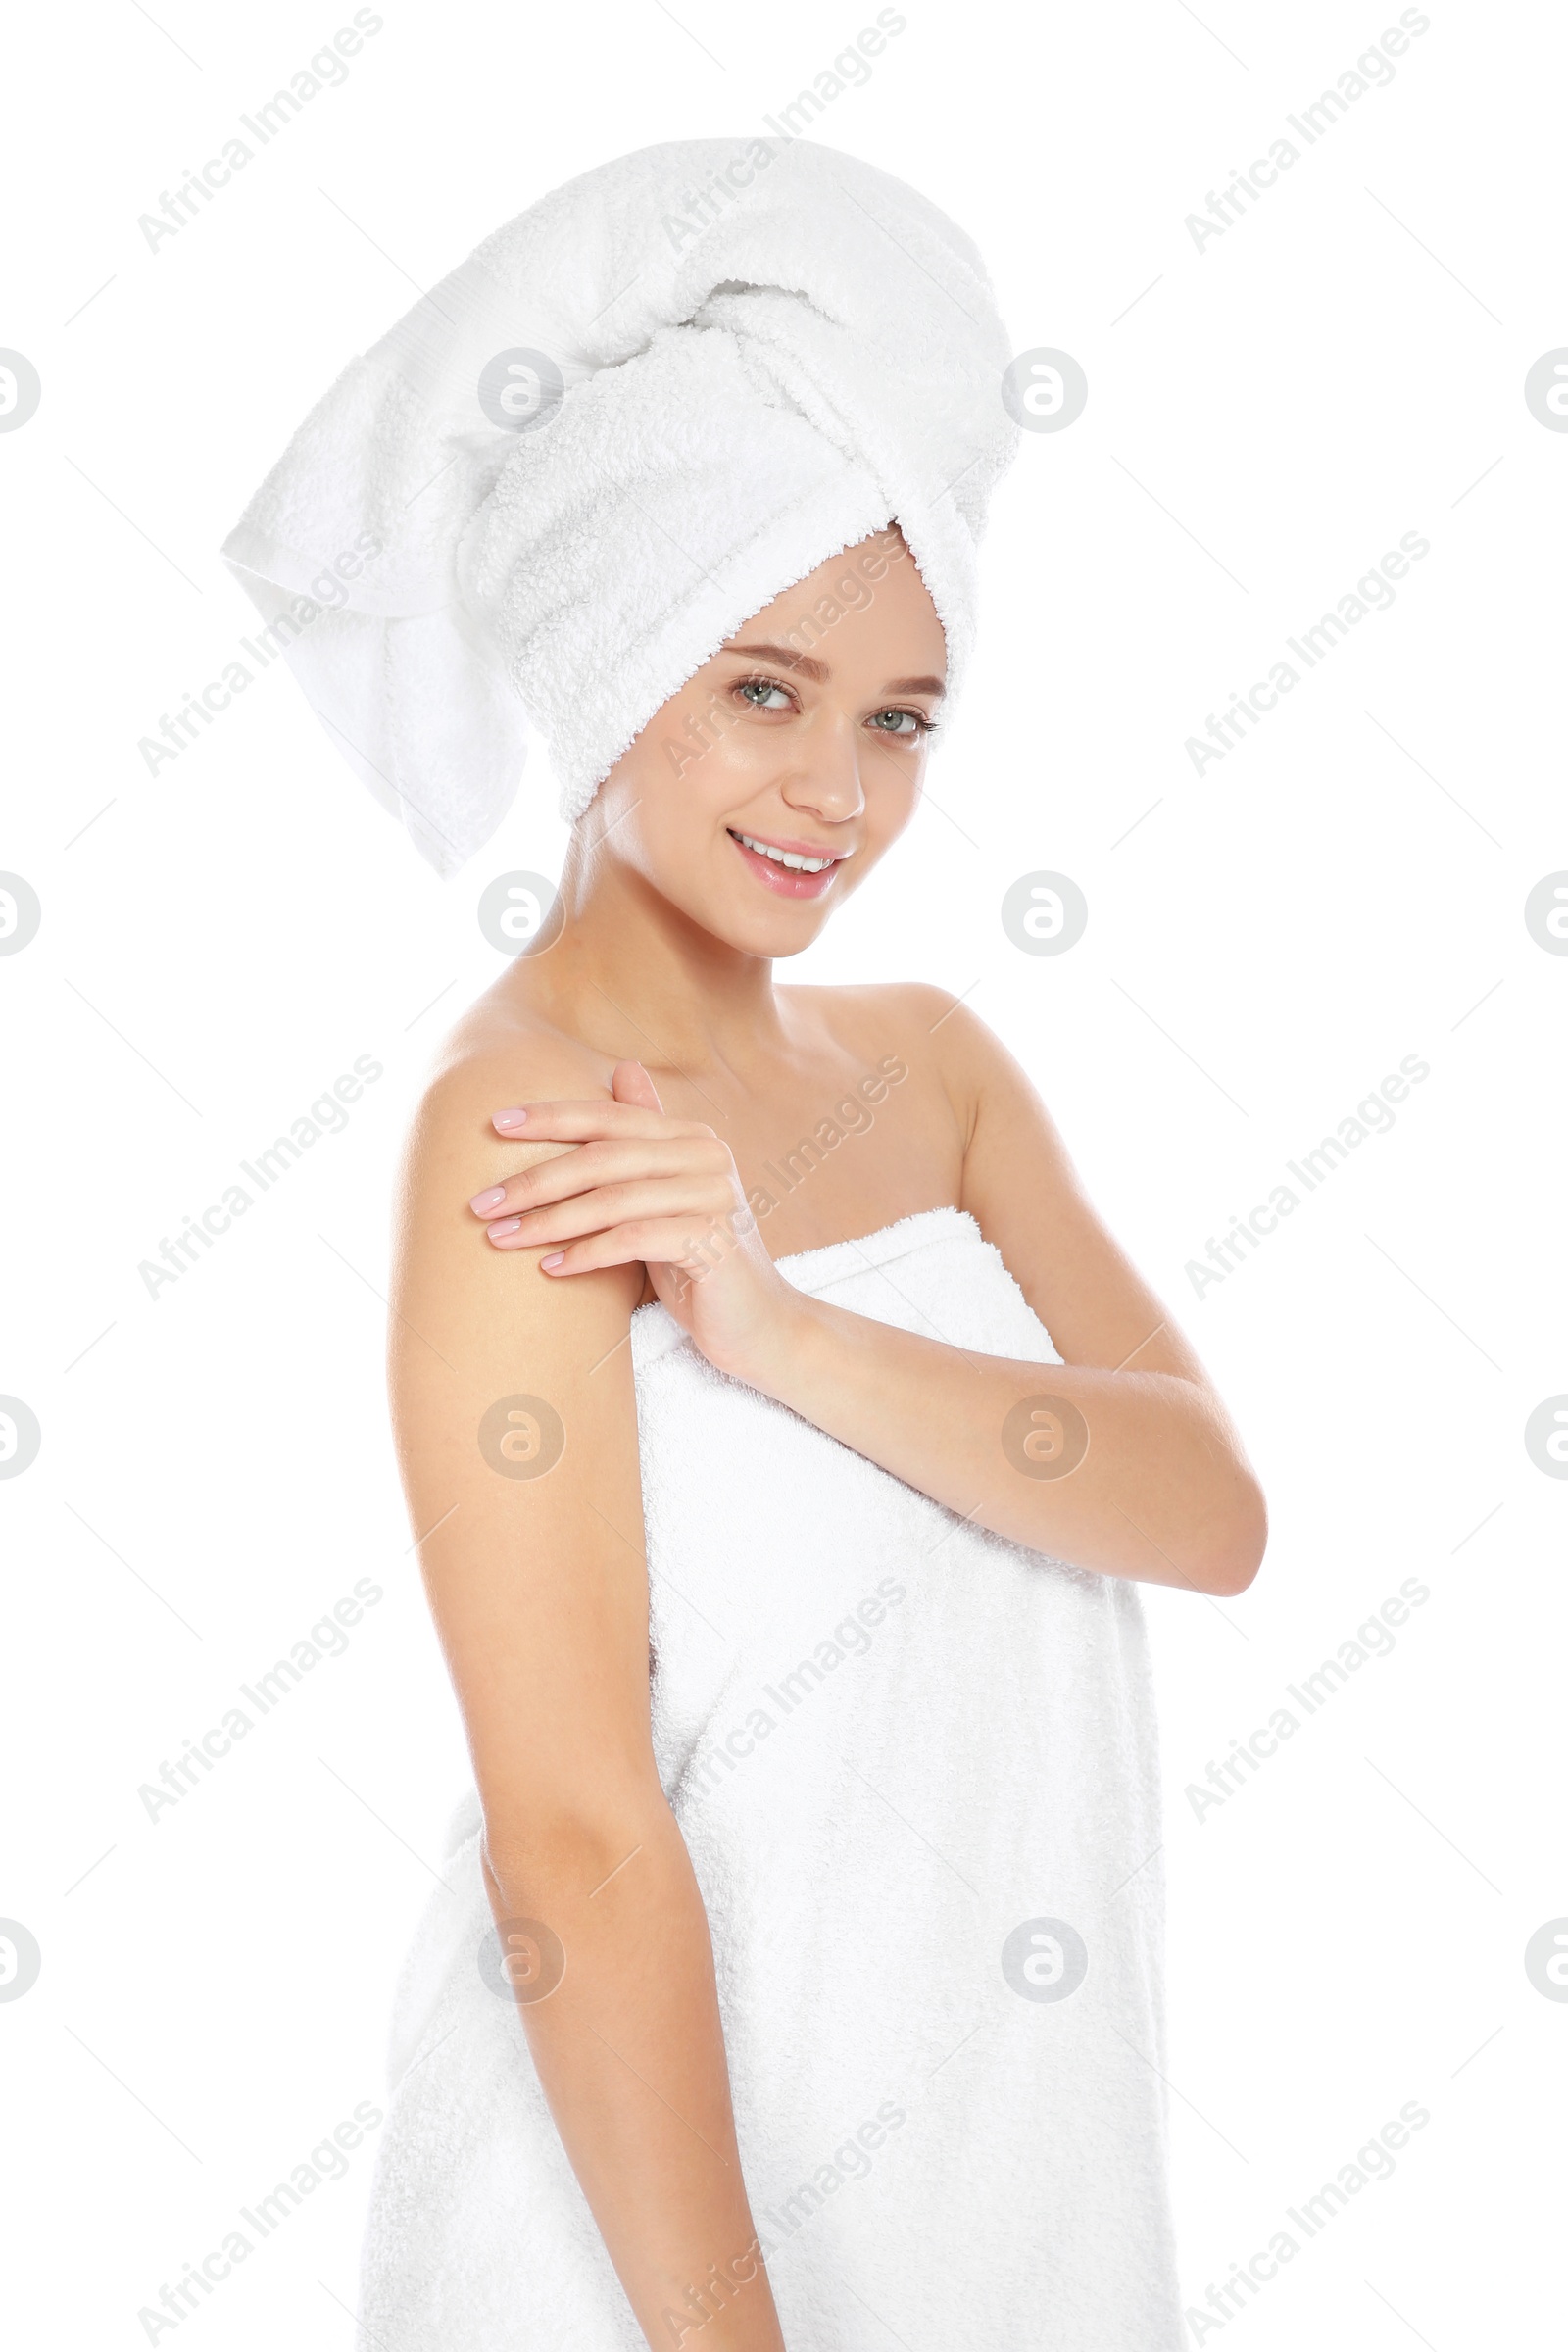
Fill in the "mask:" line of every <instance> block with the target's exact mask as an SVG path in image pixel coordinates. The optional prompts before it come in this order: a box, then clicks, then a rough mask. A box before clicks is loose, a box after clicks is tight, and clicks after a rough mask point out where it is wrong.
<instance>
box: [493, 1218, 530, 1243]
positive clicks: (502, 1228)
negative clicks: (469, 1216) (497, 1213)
mask: <svg viewBox="0 0 1568 2352" xmlns="http://www.w3.org/2000/svg"><path fill="white" fill-rule="evenodd" d="M521 1223H522V1219H521V1218H520V1217H503V1218H502V1220H501V1222H500V1224H499V1225H487V1226H486V1227H485V1231H486V1232H487V1233H488V1234H489V1236H490V1239H491V1240H492V1241H493V1242H502V1241H505V1240H506V1238H507V1235H508V1234H509V1233H515V1232H516V1230H517V1228H518V1226H519V1225H520V1224H521Z"/></svg>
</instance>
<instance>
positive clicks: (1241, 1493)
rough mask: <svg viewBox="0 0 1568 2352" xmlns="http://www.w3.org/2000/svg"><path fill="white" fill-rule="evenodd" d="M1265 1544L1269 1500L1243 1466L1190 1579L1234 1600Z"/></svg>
mask: <svg viewBox="0 0 1568 2352" xmlns="http://www.w3.org/2000/svg"><path fill="white" fill-rule="evenodd" d="M1267 1548H1268V1504H1267V1502H1266V1500H1265V1499H1264V1495H1263V1490H1262V1488H1261V1487H1260V1486H1259V1485H1258V1483H1257V1481H1256V1479H1255V1478H1254V1477H1253V1476H1252V1474H1251V1472H1250V1470H1242V1471H1240V1472H1238V1475H1237V1477H1236V1479H1235V1481H1234V1482H1233V1483H1232V1485H1231V1486H1230V1487H1229V1489H1228V1491H1227V1494H1226V1497H1225V1508H1224V1510H1223V1511H1222V1512H1220V1513H1219V1514H1217V1516H1216V1523H1215V1525H1214V1527H1213V1529H1212V1530H1211V1532H1210V1535H1209V1538H1208V1541H1207V1542H1206V1543H1205V1544H1204V1545H1203V1550H1202V1556H1201V1560H1200V1561H1199V1563H1198V1569H1197V1573H1196V1574H1195V1575H1194V1578H1193V1582H1194V1584H1195V1585H1196V1586H1197V1587H1198V1590H1199V1591H1200V1592H1201V1593H1208V1594H1209V1595H1210V1596H1211V1597H1212V1598H1214V1599H1216V1600H1234V1599H1235V1598H1236V1596H1237V1594H1238V1593H1245V1592H1246V1591H1247V1588H1248V1586H1249V1585H1250V1583H1251V1582H1252V1579H1253V1578H1254V1577H1255V1576H1256V1574H1257V1572H1258V1570H1259V1568H1261V1566H1262V1565H1263V1554H1264V1552H1265V1551H1266V1550H1267Z"/></svg>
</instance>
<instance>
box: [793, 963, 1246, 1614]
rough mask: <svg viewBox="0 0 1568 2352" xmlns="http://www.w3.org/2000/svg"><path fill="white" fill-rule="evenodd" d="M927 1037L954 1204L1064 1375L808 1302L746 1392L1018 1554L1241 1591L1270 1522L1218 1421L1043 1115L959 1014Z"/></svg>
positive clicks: (1176, 1334) (1158, 1306) (1024, 1083)
mask: <svg viewBox="0 0 1568 2352" xmlns="http://www.w3.org/2000/svg"><path fill="white" fill-rule="evenodd" d="M920 994H921V995H922V996H928V997H929V998H930V1000H931V1002H932V1005H933V1006H934V1007H935V1008H936V1009H937V1010H940V1011H942V1019H941V1022H940V1025H939V1027H938V1029H937V1031H936V1038H937V1041H938V1042H939V1043H940V1045H941V1047H942V1058H943V1061H944V1064H945V1065H946V1075H947V1077H948V1080H949V1091H950V1095H951V1097H952V1099H953V1100H954V1102H955V1105H956V1108H958V1109H959V1110H960V1113H961V1115H963V1117H964V1119H965V1126H966V1142H965V1151H964V1158H963V1180H962V1195H961V1199H960V1202H959V1205H960V1206H961V1207H963V1208H966V1209H968V1210H969V1212H970V1213H971V1214H972V1216H973V1217H974V1219H975V1221H976V1223H977V1224H978V1225H979V1227H980V1230H981V1232H982V1233H983V1234H984V1236H985V1238H986V1240H987V1241H988V1242H992V1243H994V1244H995V1245H996V1248H997V1249H998V1250H999V1251H1000V1252H1001V1254H1002V1257H1003V1260H1004V1262H1005V1265H1006V1267H1007V1270H1008V1272H1009V1273H1010V1274H1011V1275H1012V1277H1013V1279H1014V1281H1015V1282H1016V1283H1017V1284H1018V1287H1019V1289H1020V1290H1021V1291H1022V1292H1023V1294H1024V1297H1025V1298H1026V1299H1027V1300H1028V1302H1029V1304H1030V1306H1031V1307H1032V1308H1033V1309H1034V1311H1035V1313H1036V1314H1037V1315H1038V1316H1039V1318H1040V1320H1041V1322H1042V1323H1043V1324H1044V1325H1045V1326H1046V1329H1047V1330H1048V1331H1049V1332H1050V1334H1051V1337H1052V1340H1053V1342H1054V1345H1055V1348H1056V1350H1057V1352H1058V1354H1059V1355H1060V1356H1061V1357H1062V1358H1063V1361H1062V1363H1060V1364H1059V1365H1057V1364H1037V1363H1027V1362H1012V1361H1009V1360H1006V1359H1004V1358H1001V1357H997V1356H987V1355H976V1354H974V1353H973V1352H972V1351H971V1350H968V1349H965V1348H958V1347H956V1346H952V1345H947V1344H944V1343H943V1342H942V1341H941V1340H940V1339H939V1338H934V1337H924V1336H921V1335H919V1334H916V1333H911V1332H904V1331H898V1330H895V1329H893V1328H892V1327H891V1326H889V1325H887V1324H885V1323H878V1322H873V1321H871V1320H870V1319H868V1318H867V1317H865V1316H862V1315H857V1314H852V1313H850V1312H848V1311H847V1310H846V1309H845V1308H843V1307H837V1306H833V1305H831V1304H830V1303H829V1302H827V1301H826V1300H823V1299H810V1298H805V1297H803V1298H802V1299H801V1303H800V1309H799V1311H798V1313H797V1314H796V1315H795V1316H794V1317H792V1318H791V1322H790V1326H789V1336H788V1338H787V1339H786V1340H785V1342H784V1344H783V1346H782V1347H781V1348H780V1349H779V1351H778V1353H777V1356H776V1357H775V1358H773V1359H771V1360H769V1359H768V1358H767V1357H766V1356H765V1355H764V1356H763V1357H762V1358H761V1360H760V1362H759V1364H758V1367H757V1369H756V1370H754V1371H752V1372H750V1373H748V1374H747V1376H746V1377H748V1378H749V1379H751V1380H753V1381H754V1383H755V1384H756V1385H758V1386H760V1387H762V1388H764V1389H765V1390H766V1392H767V1394H768V1395H770V1396H772V1397H777V1398H778V1400H779V1402H780V1403H782V1404H787V1405H789V1406H791V1407H792V1408H793V1409H794V1410H795V1411H796V1412H798V1413H801V1414H802V1415H804V1417H805V1418H806V1419H807V1420H809V1421H812V1422H814V1423H815V1424H816V1426H817V1427H818V1428H819V1429H824V1430H827V1431H829V1432H830V1433H831V1434H832V1435H833V1436H834V1437H836V1438H838V1439H840V1440H841V1441H842V1442H843V1443H844V1444H845V1445H846V1446H854V1448H855V1449H856V1451H857V1452H858V1453H863V1454H866V1455H868V1456H869V1458H870V1459H871V1460H872V1461H875V1462H879V1463H880V1464H881V1465H882V1467H883V1468H884V1469H885V1470H891V1471H892V1472H893V1473H894V1475H895V1476H896V1477H898V1478H902V1479H904V1480H905V1481H906V1482H907V1484H908V1485H910V1486H913V1487H918V1488H919V1489H920V1491H921V1492H922V1493H923V1494H926V1495H932V1496H934V1497H935V1498H936V1500H938V1501H939V1502H945V1503H946V1504H948V1506H949V1507H950V1508H951V1509H953V1510H956V1511H958V1512H961V1513H962V1514H963V1515H964V1516H966V1517H968V1518H971V1519H974V1520H975V1521H977V1522H978V1523H979V1524H980V1525H981V1526H983V1527H988V1528H991V1529H994V1530H995V1532H996V1533H997V1534H999V1535H1003V1536H1010V1537H1011V1538H1012V1539H1013V1540H1014V1541H1015V1542H1017V1543H1020V1544H1029V1545H1031V1546H1032V1547H1034V1548H1036V1549H1038V1550H1041V1551H1047V1552H1051V1553H1053V1554H1054V1555H1055V1556H1057V1557H1058V1558H1061V1559H1065V1560H1071V1561H1073V1562H1075V1563H1076V1564H1078V1565H1079V1566H1081V1567H1085V1568H1097V1569H1100V1570H1102V1571H1103V1572H1104V1573H1105V1574H1107V1575H1111V1576H1127V1577H1134V1578H1137V1579H1139V1580H1141V1581H1142V1582H1144V1583H1147V1584H1161V1585H1174V1586H1178V1587H1185V1588H1187V1589H1188V1590H1196V1591H1198V1592H1201V1593H1213V1594H1220V1595H1230V1594H1233V1593H1241V1592H1244V1591H1245V1590H1246V1588H1247V1587H1248V1586H1249V1585H1250V1583H1251V1581H1252V1579H1253V1577H1254V1576H1255V1575H1256V1573H1257V1570H1258V1567H1259V1564H1260V1563H1261V1560H1262V1557H1263V1548H1264V1544H1265V1542H1266V1539H1267V1518H1266V1512H1265V1506H1264V1501H1263V1495H1262V1490H1261V1488H1260V1487H1259V1485H1258V1483H1257V1480H1256V1478H1255V1477H1254V1476H1253V1474H1252V1470H1251V1467H1250V1463H1249V1462H1248V1459H1247V1456H1246V1454H1245V1452H1244V1450H1243V1448H1242V1445H1241V1441H1240V1439H1239V1437H1238V1435H1237V1433H1236V1430H1235V1429H1234V1427H1233V1426H1232V1424H1231V1421H1230V1418H1229V1416H1228V1414H1227V1413H1226V1410H1225V1407H1224V1405H1223V1404H1222V1402H1221V1401H1220V1398H1219V1397H1218V1395H1217V1393H1216V1391H1215V1389H1214V1387H1213V1385H1212V1383H1211V1382H1210V1380H1209V1378H1208V1376H1207V1374H1206V1373H1205V1371H1204V1370H1203V1367H1202V1365H1201V1363H1200V1362H1199V1360H1198V1357H1197V1355H1196V1354H1195V1353H1194V1351H1193V1349H1192V1348H1191V1347H1189V1345H1188V1343H1187V1341H1186V1339H1185V1338H1184V1337H1183V1335H1182V1334H1181V1332H1180V1331H1179V1330H1178V1329H1177V1328H1176V1326H1175V1324H1174V1323H1173V1322H1172V1321H1171V1319H1170V1316H1169V1314H1168V1313H1167V1310H1166V1309H1165V1307H1164V1305H1163V1304H1162V1303H1161V1301H1160V1300H1159V1299H1157V1298H1156V1297H1155V1295H1154V1293H1153V1292H1152V1290H1151V1289H1150V1288H1149V1286H1148V1284H1147V1283H1146V1282H1144V1281H1143V1279H1142V1278H1141V1276H1140V1275H1139V1274H1138V1273H1137V1272H1136V1271H1135V1269H1134V1268H1133V1266H1132V1265H1131V1264H1130V1262H1129V1261H1128V1259H1127V1257H1126V1256H1125V1255H1124V1253H1123V1252H1122V1250H1120V1249H1119V1248H1118V1247H1117V1245H1116V1243H1115V1241H1114V1240H1113V1239H1112V1237H1111V1235H1110V1234H1109V1233H1108V1232H1107V1231H1106V1229H1105V1227H1104V1225H1103V1223H1102V1222H1101V1220H1100V1218H1099V1216H1098V1215H1097V1214H1096V1212H1095V1210H1094V1207H1093V1205H1092V1204H1091V1202H1090V1201H1089V1199H1088V1196H1087V1195H1086V1193H1085V1191H1084V1189H1083V1186H1082V1184H1081V1183H1080V1181H1079V1179H1078V1176H1077V1172H1076V1170H1075V1169H1074V1167H1073V1165H1072V1162H1071V1160H1070V1159H1069V1157H1068V1154H1067V1152H1066V1148H1065V1146H1064V1145H1063V1143H1062V1140H1061V1137H1060V1135H1059V1133H1058V1132H1057V1129H1056V1127H1055V1124H1054V1121H1053V1119H1052V1118H1051V1116H1050V1114H1049V1112H1048V1111H1047V1109H1046V1107H1045V1104H1044V1103H1042V1102H1041V1100H1040V1097H1039V1096H1038V1094H1037V1093H1036V1092H1035V1089H1034V1088H1033V1086H1032V1085H1031V1084H1030V1082H1029V1080H1028V1078H1027V1077H1026V1075H1025V1074H1024V1072H1023V1070H1022V1069H1021V1068H1020V1067H1019V1066H1018V1064H1017V1063H1016V1062H1015V1061H1014V1060H1013V1058H1012V1056H1011V1055H1010V1054H1008V1053H1007V1052H1006V1051H1005V1048H1004V1047H1003V1046H1002V1045H1001V1044H1000V1042H999V1041H998V1040H997V1039H996V1038H995V1037H994V1036H993V1035H992V1034H991V1032H990V1031H989V1030H988V1029H987V1028H986V1027H985V1025H984V1023H983V1022H981V1021H979V1020H977V1019H975V1017H974V1016H973V1015H972V1014H971V1013H969V1012H968V1011H966V1010H965V1009H964V1008H963V1007H962V1006H961V1005H960V1006H957V1007H956V1008H953V1009H950V1010H949V1009H943V1000H942V999H941V998H940V997H939V996H938V993H937V992H936V991H935V990H930V991H925V990H922V991H921V992H920Z"/></svg>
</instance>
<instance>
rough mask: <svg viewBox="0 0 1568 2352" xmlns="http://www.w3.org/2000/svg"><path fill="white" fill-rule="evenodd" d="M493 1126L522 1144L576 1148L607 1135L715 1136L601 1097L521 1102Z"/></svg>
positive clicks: (696, 1125)
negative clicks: (574, 1145) (557, 1101)
mask: <svg viewBox="0 0 1568 2352" xmlns="http://www.w3.org/2000/svg"><path fill="white" fill-rule="evenodd" d="M490 1124H491V1125H492V1126H493V1127H494V1128H495V1129H496V1130H497V1131H498V1133H500V1134H502V1135H504V1136H506V1137H508V1138H509V1139H511V1140H515V1141H517V1142H520V1143H530V1144H531V1143H533V1142H535V1141H538V1142H541V1143H552V1144H560V1143H565V1144H573V1143H581V1142H583V1141H585V1140H587V1139H589V1138H592V1137H597V1136H604V1135H711V1134H712V1132H713V1131H712V1129H711V1127H705V1126H704V1125H703V1124H702V1122H701V1120H698V1119H672V1118H669V1117H668V1116H667V1115H666V1114H665V1113H664V1112H663V1111H662V1110H650V1109H648V1108H647V1107H646V1106H645V1105H643V1104H641V1103H615V1102H612V1101H611V1100H610V1099H609V1098H608V1097H607V1096H604V1095H601V1096H599V1098H598V1099H597V1101H595V1102H591V1103H571V1102H567V1103H515V1104H514V1106H513V1108H512V1109H510V1110H498V1111H497V1112H496V1113H495V1114H494V1116H493V1117H492V1119H491V1122H490Z"/></svg>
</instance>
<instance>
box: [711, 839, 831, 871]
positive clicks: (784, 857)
mask: <svg viewBox="0 0 1568 2352" xmlns="http://www.w3.org/2000/svg"><path fill="white" fill-rule="evenodd" d="M735 838H736V840H737V841H742V842H744V843H745V844H746V847H747V848H748V849H749V850H755V851H756V852H757V854H758V856H759V857H760V858H772V860H773V863H774V864H775V865H787V866H788V867H789V869H790V871H791V872H792V873H797V874H820V873H823V872H825V871H826V869H827V867H828V866H830V865H837V863H838V859H837V858H801V857H798V856H797V854H796V853H795V851H794V850H774V849H770V848H769V847H768V845H767V843H766V842H765V841H754V840H753V839H752V836H751V835H750V833H737V834H736V836H735Z"/></svg>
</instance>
